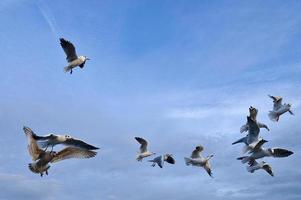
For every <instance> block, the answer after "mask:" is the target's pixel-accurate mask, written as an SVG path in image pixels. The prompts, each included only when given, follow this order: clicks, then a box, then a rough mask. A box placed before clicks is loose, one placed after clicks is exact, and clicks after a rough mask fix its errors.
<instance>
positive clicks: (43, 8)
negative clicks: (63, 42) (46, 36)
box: [37, 1, 60, 38]
mask: <svg viewBox="0 0 301 200" xmlns="http://www.w3.org/2000/svg"><path fill="white" fill-rule="evenodd" d="M37 6H38V8H39V10H40V12H41V14H42V15H43V17H44V19H45V21H46V22H47V24H48V25H49V28H50V30H51V32H52V34H53V35H54V36H55V37H57V38H58V37H59V35H60V34H59V33H60V32H59V28H58V25H57V23H56V20H55V17H54V16H53V15H52V13H51V11H50V9H49V7H48V5H47V4H46V2H44V1H37Z"/></svg>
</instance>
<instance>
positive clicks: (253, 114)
mask: <svg viewBox="0 0 301 200" xmlns="http://www.w3.org/2000/svg"><path fill="white" fill-rule="evenodd" d="M249 112H250V115H249V116H250V118H251V119H252V120H254V121H256V120H257V119H256V118H257V114H258V109H256V108H254V107H253V106H250V108H249ZM257 124H258V126H259V128H265V129H267V130H268V131H270V129H269V127H268V126H267V125H265V124H263V123H260V122H257ZM248 130H249V126H248V122H247V123H246V124H245V125H243V126H241V128H240V132H241V133H243V132H247V131H248Z"/></svg>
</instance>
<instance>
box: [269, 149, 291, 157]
mask: <svg viewBox="0 0 301 200" xmlns="http://www.w3.org/2000/svg"><path fill="white" fill-rule="evenodd" d="M272 152H273V153H272V155H273V157H277V158H281V157H288V156H290V155H292V154H293V153H294V152H292V151H289V150H287V149H282V148H273V149H272Z"/></svg>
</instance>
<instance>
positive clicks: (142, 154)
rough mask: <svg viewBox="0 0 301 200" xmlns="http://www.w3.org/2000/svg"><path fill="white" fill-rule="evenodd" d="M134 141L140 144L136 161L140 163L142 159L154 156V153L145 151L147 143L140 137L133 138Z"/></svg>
mask: <svg viewBox="0 0 301 200" xmlns="http://www.w3.org/2000/svg"><path fill="white" fill-rule="evenodd" d="M135 139H136V140H137V141H138V142H139V144H141V146H140V152H139V153H138V155H137V157H136V160H137V161H142V159H143V158H145V157H148V156H152V155H155V154H156V153H153V152H150V151H148V150H147V141H146V140H145V139H143V138H141V137H135Z"/></svg>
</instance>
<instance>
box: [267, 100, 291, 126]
mask: <svg viewBox="0 0 301 200" xmlns="http://www.w3.org/2000/svg"><path fill="white" fill-rule="evenodd" d="M269 97H270V98H271V99H273V103H274V105H273V110H272V111H270V112H269V118H270V120H272V121H276V122H277V121H279V117H280V115H282V114H284V113H286V112H289V113H290V114H291V115H294V113H293V112H292V111H291V104H289V103H288V104H286V103H284V104H282V97H280V96H271V95H269Z"/></svg>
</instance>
